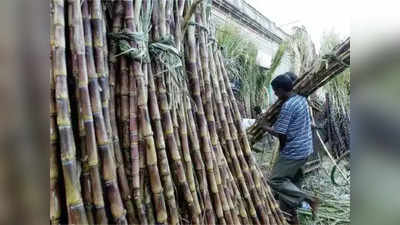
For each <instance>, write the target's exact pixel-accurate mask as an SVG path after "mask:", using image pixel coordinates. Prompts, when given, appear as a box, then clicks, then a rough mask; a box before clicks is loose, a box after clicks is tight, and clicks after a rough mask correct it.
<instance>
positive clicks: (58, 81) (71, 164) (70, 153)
mask: <svg viewBox="0 0 400 225" xmlns="http://www.w3.org/2000/svg"><path fill="white" fill-rule="evenodd" d="M52 6H53V9H52V11H53V13H54V14H53V21H52V29H54V36H53V38H54V40H52V42H51V49H52V51H53V52H54V53H53V54H52V55H53V60H54V62H53V64H52V66H53V69H52V71H53V79H54V82H55V99H56V110H57V127H58V132H59V137H60V138H59V140H60V155H61V162H62V170H63V175H64V185H65V195H66V204H67V211H68V218H69V222H70V223H75V224H87V223H88V221H87V216H86V213H85V209H84V205H83V200H82V196H81V193H80V188H81V187H80V181H79V174H78V165H77V164H78V162H77V160H76V156H75V154H76V146H75V140H74V136H73V130H72V123H71V114H70V100H69V95H68V87H67V68H66V56H65V46H66V42H65V17H64V6H65V5H64V1H55V0H53V1H52ZM78 8H79V10H80V7H78ZM68 9H69V12H70V13H69V14H70V15H71V17H72V16H75V17H80V16H81V15H80V13H79V15H77V14H76V13H74V11H73V10H72V6H71V5H69V7H68ZM81 34H82V36H83V32H81ZM83 58H84V56H83Z"/></svg>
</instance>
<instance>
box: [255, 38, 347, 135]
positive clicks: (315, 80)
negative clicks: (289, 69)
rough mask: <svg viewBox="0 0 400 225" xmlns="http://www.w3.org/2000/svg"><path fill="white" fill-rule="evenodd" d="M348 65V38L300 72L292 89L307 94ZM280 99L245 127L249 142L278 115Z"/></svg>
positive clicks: (262, 132) (262, 131)
mask: <svg viewBox="0 0 400 225" xmlns="http://www.w3.org/2000/svg"><path fill="white" fill-rule="evenodd" d="M349 65H350V38H347V39H346V40H345V41H344V42H342V43H340V44H339V45H337V46H336V47H335V48H334V49H333V50H332V53H331V54H327V55H325V56H323V57H322V58H321V59H320V60H319V61H318V62H316V63H315V64H314V66H313V67H312V68H311V69H310V70H308V71H307V72H305V73H304V74H302V75H301V76H300V77H299V78H298V79H297V80H296V81H295V82H294V86H293V91H294V92H295V93H298V94H300V95H303V96H309V95H311V94H312V93H313V92H314V91H316V90H317V89H318V88H320V87H322V86H323V85H325V84H326V83H327V82H328V81H330V80H331V79H332V78H334V77H335V76H336V75H338V74H340V73H341V72H343V71H344V70H345V69H346V68H348V67H349ZM281 106H282V101H280V100H278V101H277V102H275V103H274V104H273V105H271V106H270V107H269V108H268V110H267V111H266V112H265V113H264V114H263V115H262V116H261V117H260V118H259V119H257V121H256V122H255V123H254V124H253V126H251V127H249V128H248V129H247V131H248V134H249V138H250V141H251V143H256V142H257V141H258V140H260V139H261V138H262V136H263V134H264V130H263V128H262V127H263V126H265V125H269V126H271V125H272V124H273V123H274V122H275V120H276V119H277V116H278V115H279V111H280V108H281Z"/></svg>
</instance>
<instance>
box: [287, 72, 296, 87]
mask: <svg viewBox="0 0 400 225" xmlns="http://www.w3.org/2000/svg"><path fill="white" fill-rule="evenodd" d="M285 75H286V76H288V77H289V78H290V80H291V81H292V83H293V84H294V82H295V81H296V80H297V76H296V74H294V73H292V72H287V73H285Z"/></svg>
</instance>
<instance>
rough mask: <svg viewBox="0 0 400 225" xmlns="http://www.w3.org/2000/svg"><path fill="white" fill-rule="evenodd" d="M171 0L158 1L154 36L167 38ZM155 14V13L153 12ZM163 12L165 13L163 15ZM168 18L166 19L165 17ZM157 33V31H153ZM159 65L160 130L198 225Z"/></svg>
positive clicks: (154, 20) (156, 70) (157, 79)
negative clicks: (158, 15) (157, 26)
mask: <svg viewBox="0 0 400 225" xmlns="http://www.w3.org/2000/svg"><path fill="white" fill-rule="evenodd" d="M171 3H172V2H171V0H167V1H165V0H160V1H159V5H158V6H159V11H160V12H161V13H160V14H161V16H160V17H158V18H157V15H156V14H155V13H153V18H152V19H153V23H157V21H159V23H158V24H159V31H160V33H159V34H157V33H155V34H154V36H155V38H156V37H159V38H161V39H162V38H163V37H166V36H167V33H166V32H167V31H168V30H169V29H167V22H166V20H165V18H163V17H162V15H166V16H171V12H170V11H171V10H172V7H171V6H172V4H171ZM166 6H167V7H166ZM154 12H155V11H154ZM163 12H165V13H163ZM167 18H168V17H167ZM155 32H157V30H155ZM160 63H161V62H160ZM160 63H158V64H156V65H154V66H153V68H154V69H155V74H157V76H156V77H155V83H156V86H157V95H158V102H159V107H160V113H161V119H162V122H163V123H162V125H163V126H162V128H163V130H164V137H165V139H166V143H167V145H168V148H167V149H168V151H169V155H170V157H171V159H172V162H173V163H172V167H173V171H174V174H175V175H176V178H177V183H178V184H179V186H178V188H179V190H180V191H181V193H182V195H183V197H184V200H185V201H186V204H187V206H188V208H189V211H190V212H191V219H192V222H193V223H195V224H198V223H199V222H198V220H199V218H198V216H199V215H198V212H196V209H195V206H194V204H193V197H192V193H191V191H190V189H189V185H188V182H187V179H186V173H185V171H184V168H183V164H182V159H181V155H180V152H179V150H178V145H177V140H176V137H175V132H174V127H173V121H172V117H171V111H170V104H169V103H168V99H167V92H166V88H165V84H164V82H163V75H164V76H165V75H167V74H165V73H163V72H162V69H161V65H160Z"/></svg>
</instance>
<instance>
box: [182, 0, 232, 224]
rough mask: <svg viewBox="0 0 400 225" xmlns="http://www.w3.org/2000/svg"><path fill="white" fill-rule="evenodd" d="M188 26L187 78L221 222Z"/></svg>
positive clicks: (220, 217) (193, 41)
mask: <svg viewBox="0 0 400 225" xmlns="http://www.w3.org/2000/svg"><path fill="white" fill-rule="evenodd" d="M190 2H191V1H188V5H190ZM191 28H192V27H190V28H189V29H188V33H187V34H188V35H187V38H188V44H189V48H188V50H189V51H188V54H187V57H188V58H187V60H186V63H187V68H188V75H189V80H190V83H191V88H190V89H191V95H192V98H193V99H194V101H195V105H196V107H197V112H196V114H197V120H198V125H199V132H200V140H201V150H202V152H203V155H204V158H205V162H206V169H207V175H208V179H209V185H210V189H211V193H212V198H213V200H214V207H215V208H216V215H217V218H218V220H219V222H220V223H221V224H224V223H225V220H224V217H223V212H222V207H221V202H220V199H219V194H218V187H217V182H216V177H215V172H214V165H213V163H214V162H213V158H212V152H211V151H212V150H211V148H210V145H209V143H210V138H209V133H208V127H207V120H206V118H205V113H204V109H203V101H202V98H201V95H200V85H199V77H198V74H197V65H196V49H195V46H196V44H195V43H196V42H195V38H194V29H191Z"/></svg>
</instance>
